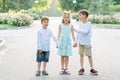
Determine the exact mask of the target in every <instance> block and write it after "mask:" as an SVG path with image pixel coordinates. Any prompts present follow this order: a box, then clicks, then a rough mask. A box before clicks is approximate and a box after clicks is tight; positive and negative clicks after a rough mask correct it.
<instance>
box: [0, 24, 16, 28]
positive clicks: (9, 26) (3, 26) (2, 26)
mask: <svg viewBox="0 0 120 80" xmlns="http://www.w3.org/2000/svg"><path fill="white" fill-rule="evenodd" d="M14 27H16V26H13V25H9V24H0V29H7V28H14Z"/></svg>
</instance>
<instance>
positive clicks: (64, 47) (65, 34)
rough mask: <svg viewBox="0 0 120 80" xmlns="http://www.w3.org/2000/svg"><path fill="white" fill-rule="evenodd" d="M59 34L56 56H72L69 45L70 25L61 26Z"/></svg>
mask: <svg viewBox="0 0 120 80" xmlns="http://www.w3.org/2000/svg"><path fill="white" fill-rule="evenodd" d="M60 28H61V34H60V39H59V41H58V55H61V56H72V45H71V38H70V33H71V28H72V25H71V24H69V25H64V24H61V26H60Z"/></svg>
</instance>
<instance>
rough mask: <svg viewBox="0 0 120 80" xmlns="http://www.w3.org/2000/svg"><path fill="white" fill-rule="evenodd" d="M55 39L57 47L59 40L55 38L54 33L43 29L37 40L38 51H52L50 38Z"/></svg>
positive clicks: (39, 32)
mask: <svg viewBox="0 0 120 80" xmlns="http://www.w3.org/2000/svg"><path fill="white" fill-rule="evenodd" d="M51 37H52V38H53V40H54V42H55V43H56V45H57V40H56V38H55V37H54V36H53V33H52V31H51V30H50V29H47V28H46V29H45V28H41V29H40V30H39V31H38V39H37V45H38V48H37V49H38V50H40V49H42V50H43V51H49V50H50V38H51Z"/></svg>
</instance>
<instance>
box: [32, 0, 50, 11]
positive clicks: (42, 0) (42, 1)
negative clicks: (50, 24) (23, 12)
mask: <svg viewBox="0 0 120 80" xmlns="http://www.w3.org/2000/svg"><path fill="white" fill-rule="evenodd" d="M49 4H50V0H38V3H35V4H34V5H33V8H34V9H36V10H39V11H42V10H45V9H46V8H48V7H49Z"/></svg>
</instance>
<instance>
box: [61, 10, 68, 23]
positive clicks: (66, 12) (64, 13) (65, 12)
mask: <svg viewBox="0 0 120 80" xmlns="http://www.w3.org/2000/svg"><path fill="white" fill-rule="evenodd" d="M66 14H68V15H69V16H70V12H68V11H64V12H63V14H62V17H63V16H64V15H66ZM62 23H64V20H63V19H62ZM69 23H70V20H69Z"/></svg>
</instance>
